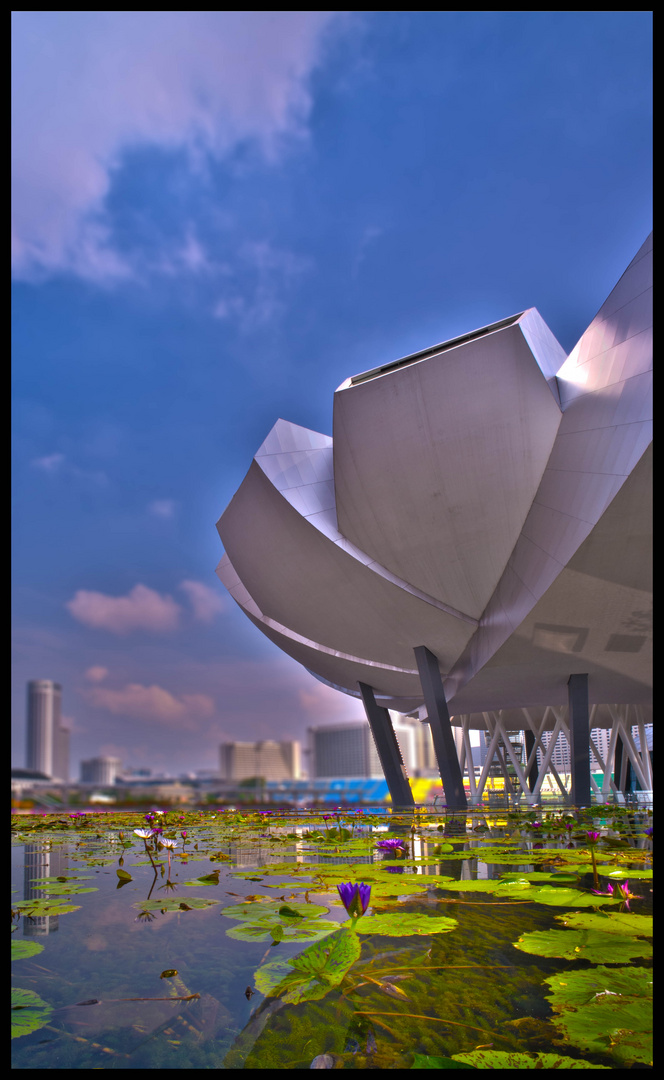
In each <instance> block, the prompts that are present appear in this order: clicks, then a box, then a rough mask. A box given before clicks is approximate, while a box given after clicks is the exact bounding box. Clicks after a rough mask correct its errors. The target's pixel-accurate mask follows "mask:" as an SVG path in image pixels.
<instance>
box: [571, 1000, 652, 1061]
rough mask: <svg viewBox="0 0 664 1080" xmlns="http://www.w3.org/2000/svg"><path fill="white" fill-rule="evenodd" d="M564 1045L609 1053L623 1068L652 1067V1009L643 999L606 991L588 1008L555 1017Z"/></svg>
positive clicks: (649, 1002) (647, 1001) (583, 1006)
mask: <svg viewBox="0 0 664 1080" xmlns="http://www.w3.org/2000/svg"><path fill="white" fill-rule="evenodd" d="M551 1023H552V1024H554V1025H555V1026H556V1028H557V1029H558V1030H559V1032H560V1034H561V1036H562V1037H563V1038H564V1039H565V1041H566V1042H568V1043H571V1044H572V1045H573V1046H578V1047H580V1048H581V1049H582V1050H590V1051H592V1052H595V1053H597V1052H600V1051H604V1052H609V1053H611V1054H612V1055H613V1056H614V1057H615V1058H616V1059H617V1060H618V1061H620V1062H621V1063H623V1064H624V1065H628V1064H629V1065H631V1064H633V1063H634V1062H636V1061H639V1062H644V1063H646V1064H648V1065H651V1064H652V1058H653V1045H652V1044H653V1008H652V1001H651V1000H648V999H646V998H642V997H639V998H629V997H627V996H626V995H619V994H614V993H608V992H605V993H603V994H602V995H601V996H598V997H596V998H595V999H594V1001H592V1002H591V1003H590V1004H588V1005H581V1006H580V1007H579V1008H577V1009H569V1010H565V1011H564V1012H563V1013H562V1014H561V1015H560V1016H554V1017H552V1019H551Z"/></svg>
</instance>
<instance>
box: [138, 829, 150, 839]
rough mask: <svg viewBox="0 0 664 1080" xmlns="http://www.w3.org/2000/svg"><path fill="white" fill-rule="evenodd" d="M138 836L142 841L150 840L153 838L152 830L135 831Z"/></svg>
mask: <svg viewBox="0 0 664 1080" xmlns="http://www.w3.org/2000/svg"><path fill="white" fill-rule="evenodd" d="M134 833H135V834H136V836H140V837H141V839H142V840H149V839H150V837H151V836H152V830H151V829H134Z"/></svg>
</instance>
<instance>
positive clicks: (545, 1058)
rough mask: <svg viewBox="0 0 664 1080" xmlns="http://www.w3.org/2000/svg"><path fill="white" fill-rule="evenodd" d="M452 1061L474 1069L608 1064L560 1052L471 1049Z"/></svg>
mask: <svg viewBox="0 0 664 1080" xmlns="http://www.w3.org/2000/svg"><path fill="white" fill-rule="evenodd" d="M454 1061H458V1062H459V1063H463V1062H465V1063H467V1064H468V1065H472V1066H473V1068H476V1069H608V1068H610V1066H609V1065H593V1064H591V1062H589V1061H579V1060H578V1059H577V1058H571V1057H563V1056H562V1055H561V1054H517V1053H510V1052H509V1051H506V1050H471V1051H469V1052H468V1053H466V1054H455V1055H454Z"/></svg>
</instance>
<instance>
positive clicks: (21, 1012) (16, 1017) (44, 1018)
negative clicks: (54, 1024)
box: [11, 988, 53, 1039]
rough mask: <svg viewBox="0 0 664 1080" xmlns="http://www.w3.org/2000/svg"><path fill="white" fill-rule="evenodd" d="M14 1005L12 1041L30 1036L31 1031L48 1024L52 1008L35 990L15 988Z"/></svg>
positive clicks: (13, 994)
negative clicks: (23, 1036) (22, 1036)
mask: <svg viewBox="0 0 664 1080" xmlns="http://www.w3.org/2000/svg"><path fill="white" fill-rule="evenodd" d="M11 1004H12V1039H16V1038H18V1037H19V1036H21V1035H29V1034H30V1032H31V1031H37V1029H38V1028H41V1027H43V1026H44V1024H48V1022H49V1020H50V1019H51V1013H52V1011H53V1010H52V1008H51V1006H50V1005H48V1004H47V1003H46V1002H45V1001H42V999H41V998H40V997H39V995H38V994H35V992H34V990H19V989H16V988H14V989H13V990H12V994H11Z"/></svg>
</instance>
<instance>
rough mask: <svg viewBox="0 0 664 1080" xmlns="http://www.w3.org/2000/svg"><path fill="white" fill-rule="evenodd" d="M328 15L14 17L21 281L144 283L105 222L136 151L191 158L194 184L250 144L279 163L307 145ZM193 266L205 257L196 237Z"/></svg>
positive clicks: (189, 256)
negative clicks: (208, 159)
mask: <svg viewBox="0 0 664 1080" xmlns="http://www.w3.org/2000/svg"><path fill="white" fill-rule="evenodd" d="M345 17H346V16H345V13H343V12H334V11H332V12H329V11H328V12H326V11H274V12H271V11H160V12H152V11H15V12H13V14H12V111H13V115H12V175H13V192H12V207H13V226H12V262H13V267H14V272H15V274H16V275H17V276H19V277H22V278H26V279H31V278H34V277H36V276H39V275H40V274H41V275H44V274H48V273H52V272H57V271H63V270H64V271H68V272H73V273H75V274H78V275H81V276H83V277H85V278H88V279H91V280H95V281H98V282H102V281H112V280H114V279H117V278H122V277H127V276H129V275H131V273H132V269H131V267H130V266H129V265H128V264H127V263H126V262H125V261H124V260H123V259H122V257H121V256H120V255H119V254H118V253H117V252H116V251H114V250H113V246H112V238H111V236H110V233H109V228H108V223H107V222H106V221H105V220H104V216H103V211H104V203H105V199H106V196H107V195H108V193H109V190H110V187H111V184H112V179H113V171H114V169H117V167H118V166H119V164H120V163H121V160H122V154H123V152H124V151H126V150H127V149H132V148H136V147H141V146H153V147H162V148H165V149H171V150H172V149H184V150H186V151H187V152H188V155H189V162H190V167H191V169H192V172H195V171H196V170H198V171H200V164H201V161H202V160H204V159H205V156H206V155H208V154H210V155H213V156H215V157H217V158H220V157H223V156H224V155H225V154H228V153H229V151H231V150H232V149H233V148H234V147H236V146H237V145H238V144H240V143H241V142H244V141H246V140H252V141H254V143H255V144H256V145H257V146H259V147H260V149H261V150H262V152H263V154H264V156H265V157H266V159H267V160H274V159H276V158H277V157H278V156H279V153H280V149H281V147H282V146H283V145H284V140H289V139H292V138H299V137H302V136H303V135H305V134H306V130H307V127H306V125H307V120H308V116H309V112H310V108H311V94H310V90H309V77H310V75H311V72H312V70H313V69H314V67H315V66H316V64H317V62H318V60H319V58H320V55H321V48H322V40H323V37H324V34H325V31H326V30H327V28H328V27H329V26H330V25H331V24H332V23H333V22H335V21H337V20H339V18H342V19H343V18H345ZM181 257H182V259H183V260H184V262H185V263H187V264H188V265H189V268H190V269H192V270H200V269H202V268H203V267H204V266H205V253H204V252H203V250H202V249H201V248H200V245H198V246H197V241H196V240H195V238H194V237H193V236H191V237H190V238H189V239H188V241H187V244H186V245H185V248H184V249H183V251H182V253H181Z"/></svg>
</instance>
